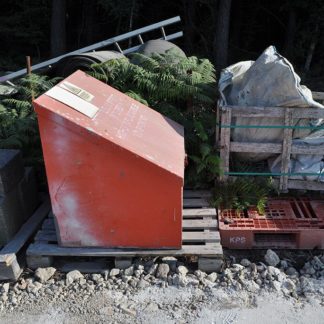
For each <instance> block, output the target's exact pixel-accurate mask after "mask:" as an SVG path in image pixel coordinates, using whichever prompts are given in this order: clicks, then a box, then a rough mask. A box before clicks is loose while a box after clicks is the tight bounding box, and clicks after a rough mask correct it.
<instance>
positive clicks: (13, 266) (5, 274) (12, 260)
mask: <svg viewBox="0 0 324 324" xmlns="http://www.w3.org/2000/svg"><path fill="white" fill-rule="evenodd" d="M50 209H51V205H50V201H49V198H48V197H46V198H44V199H43V202H42V204H41V205H40V206H39V207H38V209H37V210H36V211H35V212H34V214H33V215H32V216H31V217H30V218H29V219H28V221H27V222H26V223H25V224H24V225H23V226H22V227H21V229H20V230H19V231H18V233H17V234H16V235H15V236H14V237H13V238H12V239H11V240H10V242H9V243H7V244H6V245H5V246H4V247H3V248H2V249H1V250H0V280H16V279H18V277H19V276H20V274H21V273H22V270H23V266H24V264H23V263H24V262H23V261H24V260H22V263H21V262H20V261H19V262H18V255H19V254H20V252H22V251H23V250H24V247H25V246H26V243H27V242H28V241H29V240H30V239H31V238H32V236H33V235H34V234H35V232H36V231H37V230H38V229H39V227H40V226H41V224H42V222H43V220H44V218H46V216H47V215H48V213H49V211H50Z"/></svg>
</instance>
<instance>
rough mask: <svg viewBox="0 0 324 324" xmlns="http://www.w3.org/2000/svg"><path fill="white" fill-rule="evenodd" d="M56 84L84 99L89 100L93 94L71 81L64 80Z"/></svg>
mask: <svg viewBox="0 0 324 324" xmlns="http://www.w3.org/2000/svg"><path fill="white" fill-rule="evenodd" d="M58 86H59V87H61V88H63V89H65V90H67V91H69V92H72V93H73V94H75V95H76V96H78V97H80V98H81V99H83V100H85V101H88V102H91V101H92V99H93V98H94V96H93V95H92V94H91V93H90V92H88V91H86V90H84V89H82V88H80V87H78V86H76V85H75V84H72V83H71V82H68V81H64V82H62V83H60V84H59V85H58Z"/></svg>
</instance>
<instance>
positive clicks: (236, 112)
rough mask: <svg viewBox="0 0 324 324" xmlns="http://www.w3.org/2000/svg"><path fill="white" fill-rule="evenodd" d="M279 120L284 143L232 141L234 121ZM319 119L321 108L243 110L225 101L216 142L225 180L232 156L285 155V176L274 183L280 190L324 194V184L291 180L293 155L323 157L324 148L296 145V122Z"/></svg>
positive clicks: (320, 95) (319, 95)
mask: <svg viewBox="0 0 324 324" xmlns="http://www.w3.org/2000/svg"><path fill="white" fill-rule="evenodd" d="M313 97H314V99H315V100H320V101H322V100H323V99H324V93H322V92H313ZM241 117H244V118H271V119H273V118H277V119H278V125H279V126H282V127H285V128H283V141H282V143H274V142H268V143H258V142H255V143H251V142H235V141H232V140H231V131H232V129H231V128H230V126H231V124H232V119H233V118H241ZM300 118H304V119H312V118H314V119H319V118H324V110H323V109H321V108H296V107H243V106H227V105H223V104H222V103H221V102H219V103H218V109H217V123H218V124H220V125H221V128H220V132H219V128H218V129H217V130H216V141H217V143H219V148H220V158H221V160H222V168H223V171H224V174H223V175H222V176H221V180H222V181H226V180H227V179H228V178H229V177H232V175H231V176H229V175H227V173H228V172H229V171H230V153H232V152H233V153H234V152H236V153H240V154H243V153H260V154H262V153H273V154H281V155H282V160H281V170H280V173H281V176H280V177H279V178H278V179H275V181H274V184H275V185H277V187H278V188H279V190H280V191H282V192H287V191H288V189H301V190H315V191H323V190H324V183H323V182H316V181H310V180H292V179H289V176H288V173H289V165H290V159H291V155H293V154H309V155H316V154H317V155H323V151H324V145H316V146H311V145H310V146H305V145H301V144H294V143H293V138H292V136H293V129H292V128H291V127H293V126H294V125H295V122H296V119H300Z"/></svg>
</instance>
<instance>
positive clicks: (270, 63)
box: [219, 46, 324, 179]
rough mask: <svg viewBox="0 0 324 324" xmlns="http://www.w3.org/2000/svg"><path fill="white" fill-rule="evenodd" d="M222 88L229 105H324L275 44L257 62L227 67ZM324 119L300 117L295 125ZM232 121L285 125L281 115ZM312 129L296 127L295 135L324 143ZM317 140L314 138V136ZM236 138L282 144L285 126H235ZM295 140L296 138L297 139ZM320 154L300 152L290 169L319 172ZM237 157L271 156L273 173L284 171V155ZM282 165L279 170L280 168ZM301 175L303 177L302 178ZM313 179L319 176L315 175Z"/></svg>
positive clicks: (304, 141) (242, 157) (259, 157)
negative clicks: (281, 166)
mask: <svg viewBox="0 0 324 324" xmlns="http://www.w3.org/2000/svg"><path fill="white" fill-rule="evenodd" d="M219 91H220V95H221V99H222V103H223V104H225V105H238V106H254V107H275V106H277V107H300V108H303V109H307V108H308V107H317V108H324V106H323V105H321V104H320V103H318V102H316V101H314V100H313V97H312V93H311V91H310V90H309V89H308V88H307V87H305V86H303V85H301V84H300V77H299V76H298V75H297V74H296V73H295V71H294V68H293V66H292V65H291V64H290V62H289V61H288V60H287V59H285V58H284V57H283V56H281V55H280V54H279V53H278V52H277V50H276V48H275V47H274V46H270V47H268V48H267V49H266V50H265V51H264V52H263V53H262V54H261V56H260V57H259V58H258V59H257V60H256V61H255V62H253V61H245V62H239V63H237V64H234V65H231V66H229V67H228V68H226V69H224V70H223V71H222V73H221V76H220V80H219ZM321 123H322V120H307V119H299V120H295V121H294V125H296V126H297V125H299V126H318V125H320V124H321ZM232 124H236V125H250V126H251V125H257V126H274V125H283V120H280V119H278V118H233V120H232ZM311 132H312V131H311V130H310V129H309V130H308V129H294V131H293V138H294V139H301V142H302V143H301V142H298V143H299V144H304V145H315V144H314V142H316V143H317V144H316V145H319V143H320V144H324V134H322V133H321V134H317V135H316V134H315V133H314V135H310V134H311ZM314 136H315V137H316V140H313V137H314ZM232 140H233V141H236V142H254V143H268V142H273V143H281V142H282V140H283V129H276V128H275V129H273V128H234V129H233V131H232ZM294 142H295V140H294ZM323 157H324V152H323V156H320V155H316V156H315V155H314V156H310V155H298V156H294V157H293V159H292V165H291V169H290V172H293V173H295V172H316V173H320V172H321V170H323V162H322V159H323ZM237 158H239V159H240V160H244V161H249V162H258V161H262V160H265V159H268V158H270V160H269V163H270V169H271V171H272V172H280V163H279V162H280V157H279V158H277V155H273V154H263V153H262V154H257V153H244V154H240V153H238V154H237ZM278 167H279V171H278ZM298 178H300V177H298ZM312 179H315V178H314V177H312Z"/></svg>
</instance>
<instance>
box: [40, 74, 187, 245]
mask: <svg viewBox="0 0 324 324" xmlns="http://www.w3.org/2000/svg"><path fill="white" fill-rule="evenodd" d="M70 85H72V86H76V88H77V87H79V88H81V89H83V91H84V93H81V92H79V93H78V90H75V89H74V88H73V87H72V92H73V91H74V92H73V93H71V89H69V86H70ZM62 88H63V91H66V92H69V93H68V94H67V99H66V100H63V99H61V98H57V96H56V95H57V94H59V95H61V94H62ZM53 89H54V90H53ZM53 89H51V90H50V91H49V92H47V93H45V94H44V95H42V96H40V97H39V98H38V99H36V100H35V101H34V107H35V110H36V112H37V115H38V121H39V128H40V134H41V140H42V147H43V153H44V159H45V166H46V173H47V178H48V184H49V191H50V196H51V201H52V206H53V212H54V215H55V218H56V223H57V227H58V230H59V239H60V243H61V245H63V246H99V247H130V248H132V247H134V248H135V247H141V248H181V227H182V224H181V222H182V188H183V177H184V159H185V150H184V138H183V127H182V126H180V125H179V124H177V123H175V122H174V121H172V120H170V119H168V118H166V117H164V116H163V115H161V114H159V113H158V112H156V111H154V110H152V109H150V108H148V107H146V106H144V105H143V104H141V103H139V102H137V101H135V100H133V99H131V98H130V97H128V96H126V95H124V94H122V93H121V92H119V91H117V90H115V89H114V88H112V87H110V86H108V85H106V84H104V83H102V82H100V81H98V80H96V79H94V78H92V77H90V76H88V75H86V74H85V73H84V72H81V71H77V72H75V73H74V74H72V75H71V76H69V77H68V78H67V79H65V80H63V81H62V82H61V83H60V84H58V85H57V86H56V87H54V88H53ZM77 89H78V88H77ZM63 94H64V96H65V93H63ZM71 96H72V97H71ZM55 98H56V99H55ZM71 98H72V99H73V100H72V101H71ZM74 99H75V100H74ZM80 100H83V101H82V102H81V101H80ZM62 101H63V102H65V103H63V102H62ZM83 102H84V103H83ZM76 103H77V104H76ZM83 105H85V107H83V108H84V109H83V108H82V107H81V106H83ZM72 106H74V107H72ZM81 108H82V109H81ZM80 111H81V112H80Z"/></svg>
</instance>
